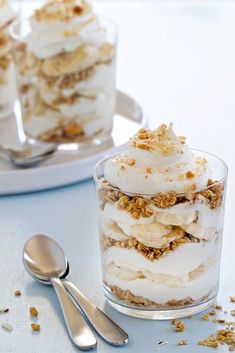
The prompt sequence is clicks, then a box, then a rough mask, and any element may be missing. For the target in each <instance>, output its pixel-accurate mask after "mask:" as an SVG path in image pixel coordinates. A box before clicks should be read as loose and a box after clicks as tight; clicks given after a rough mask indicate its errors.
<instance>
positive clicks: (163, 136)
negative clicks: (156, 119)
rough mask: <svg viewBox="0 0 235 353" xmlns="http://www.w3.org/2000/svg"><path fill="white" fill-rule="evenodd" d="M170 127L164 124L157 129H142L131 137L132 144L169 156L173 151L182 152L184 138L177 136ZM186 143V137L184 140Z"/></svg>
mask: <svg viewBox="0 0 235 353" xmlns="http://www.w3.org/2000/svg"><path fill="white" fill-rule="evenodd" d="M171 128H172V124H170V125H169V127H168V126H167V125H165V124H162V125H161V126H160V127H159V128H158V129H156V130H153V131H151V130H149V129H140V130H139V131H138V132H137V133H136V135H135V136H134V137H133V138H132V139H131V146H132V147H134V148H140V149H143V150H147V151H156V150H157V151H159V152H160V153H161V154H162V155H165V156H169V155H172V154H173V153H182V146H181V145H182V138H181V137H180V138H178V137H175V136H174V135H173V134H172V133H171ZM183 143H185V139H184V142H183Z"/></svg>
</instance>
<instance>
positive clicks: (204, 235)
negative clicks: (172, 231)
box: [180, 222, 219, 240]
mask: <svg viewBox="0 0 235 353" xmlns="http://www.w3.org/2000/svg"><path fill="white" fill-rule="evenodd" d="M180 227H181V228H182V229H183V230H184V231H185V232H186V233H188V234H191V235H193V236H194V237H197V238H200V239H206V240H208V239H210V238H212V237H214V236H215V235H216V234H218V233H219V230H218V229H217V228H214V227H203V226H202V225H200V224H198V223H197V222H193V223H191V224H188V225H183V226H180Z"/></svg>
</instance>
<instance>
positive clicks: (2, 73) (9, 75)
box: [0, 0, 16, 119]
mask: <svg viewBox="0 0 235 353" xmlns="http://www.w3.org/2000/svg"><path fill="white" fill-rule="evenodd" d="M14 17H15V14H14V12H13V10H12V8H11V6H10V3H9V2H8V1H6V0H0V119H1V118H5V117H6V116H7V115H9V114H10V113H11V111H12V110H13V106H14V102H15V99H16V83H15V68H14V61H13V56H12V41H11V38H10V36H9V34H8V29H7V28H8V25H9V24H10V23H11V22H12V21H13V19H14Z"/></svg>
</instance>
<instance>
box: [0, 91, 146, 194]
mask: <svg viewBox="0 0 235 353" xmlns="http://www.w3.org/2000/svg"><path fill="white" fill-rule="evenodd" d="M15 120H16V119H15V117H14V116H12V117H8V118H6V119H5V121H4V120H2V121H1V124H0V142H1V143H2V144H7V145H11V146H17V143H18V140H19V136H18V133H17V128H16V121H15ZM146 122H147V119H146V116H145V114H144V112H143V110H142V108H141V106H140V105H139V104H138V103H137V102H136V101H135V100H134V99H133V98H131V97H130V96H128V95H127V94H125V93H123V92H121V91H118V92H117V108H116V114H115V116H114V127H113V131H112V142H109V143H106V144H104V145H103V146H100V147H96V148H93V149H89V150H86V151H82V152H81V151H67V152H64V151H63V152H62V151H60V152H56V153H55V155H53V157H51V158H50V159H48V160H47V161H45V162H44V163H41V164H39V165H38V166H37V167H34V168H30V169H17V168H15V167H14V166H13V165H12V164H11V163H9V162H8V161H6V160H4V159H0V195H10V194H18V193H25V192H32V191H39V190H46V189H51V188H55V187H59V186H63V185H68V184H72V183H76V182H78V181H82V180H85V179H88V178H90V177H91V176H92V172H93V167H94V165H95V163H97V161H98V160H100V159H101V158H103V157H105V156H107V155H108V154H112V153H114V151H116V150H120V149H122V148H123V147H124V146H125V145H126V143H127V142H128V140H129V138H130V137H131V136H132V135H133V134H134V133H135V132H136V131H137V130H138V129H140V128H141V127H144V126H146Z"/></svg>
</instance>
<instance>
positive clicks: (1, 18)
mask: <svg viewBox="0 0 235 353" xmlns="http://www.w3.org/2000/svg"><path fill="white" fill-rule="evenodd" d="M13 17H14V12H13V10H12V8H11V5H10V2H9V1H7V0H0V28H1V27H4V26H6V25H7V23H8V22H9V21H10V20H12V19H13Z"/></svg>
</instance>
